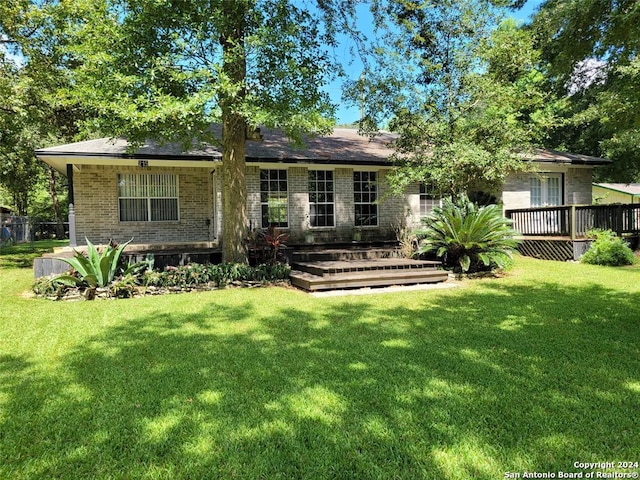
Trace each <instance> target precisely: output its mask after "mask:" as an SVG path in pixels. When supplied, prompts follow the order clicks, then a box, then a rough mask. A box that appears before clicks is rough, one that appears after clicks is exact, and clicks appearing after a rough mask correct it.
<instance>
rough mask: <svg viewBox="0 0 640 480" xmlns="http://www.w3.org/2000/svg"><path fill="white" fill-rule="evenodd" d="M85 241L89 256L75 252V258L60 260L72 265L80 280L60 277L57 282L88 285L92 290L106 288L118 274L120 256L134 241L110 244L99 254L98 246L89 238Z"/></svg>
mask: <svg viewBox="0 0 640 480" xmlns="http://www.w3.org/2000/svg"><path fill="white" fill-rule="evenodd" d="M85 240H86V241H87V256H84V254H83V253H81V252H78V251H77V250H74V256H73V257H72V258H59V259H58V260H61V261H63V262H65V263H68V264H69V265H71V267H73V269H74V270H75V271H76V272H78V275H79V276H80V278H77V277H75V276H72V275H60V276H59V277H57V278H56V280H60V281H66V282H73V283H76V284H86V285H88V286H89V287H92V288H95V287H106V286H107V285H109V284H110V283H111V282H113V279H114V278H115V276H116V273H117V272H118V262H119V261H120V255H122V252H123V250H124V249H125V247H126V246H127V245H129V244H130V243H131V241H132V240H133V239H131V240H129V241H128V242H126V243H123V244H122V245H117V246H116V245H113V244H112V243H109V245H107V247H106V248H105V249H104V250H103V251H102V252H98V249H97V248H96V246H95V245H94V244H93V243H91V242H90V241H89V239H88V238H85Z"/></svg>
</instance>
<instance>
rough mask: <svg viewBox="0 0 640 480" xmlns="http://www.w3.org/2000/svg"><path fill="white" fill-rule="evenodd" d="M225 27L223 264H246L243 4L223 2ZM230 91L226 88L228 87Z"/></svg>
mask: <svg viewBox="0 0 640 480" xmlns="http://www.w3.org/2000/svg"><path fill="white" fill-rule="evenodd" d="M223 5H224V9H225V17H226V24H227V26H228V28H227V29H226V31H225V32H223V35H222V38H221V44H222V49H223V72H224V75H225V76H226V77H227V79H228V80H230V81H231V85H232V86H231V88H230V89H229V91H225V92H224V93H223V94H222V98H221V102H220V105H221V108H222V261H223V262H229V263H248V259H247V250H246V246H245V238H246V236H247V224H248V222H247V184H246V179H245V178H246V163H245V146H246V128H247V127H246V119H245V118H244V117H243V115H242V113H240V112H241V111H242V107H243V106H244V105H243V104H242V103H243V100H244V97H245V95H246V90H245V82H246V76H247V66H246V51H245V45H244V35H245V22H246V15H247V12H248V8H249V5H248V3H247V2H245V1H234V2H224V4H223ZM227 88H229V87H227Z"/></svg>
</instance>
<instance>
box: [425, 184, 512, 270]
mask: <svg viewBox="0 0 640 480" xmlns="http://www.w3.org/2000/svg"><path fill="white" fill-rule="evenodd" d="M416 233H417V234H418V235H419V237H420V238H421V240H420V247H419V248H418V253H430V252H435V254H436V255H437V256H438V257H440V258H442V261H443V263H444V265H445V267H447V268H450V269H453V270H454V271H458V272H465V273H473V272H479V271H488V270H492V269H494V268H505V267H506V266H507V265H508V264H509V262H510V261H511V253H512V250H513V249H515V247H516V246H517V244H518V242H517V240H516V239H515V238H514V236H515V235H516V234H517V232H516V231H515V230H513V229H512V228H511V221H510V220H508V219H506V218H505V217H504V216H503V215H502V210H501V209H500V207H498V206H497V205H487V206H483V207H479V206H478V205H476V204H475V203H473V202H471V201H470V200H469V199H468V197H467V196H466V195H461V196H459V197H458V198H457V199H455V200H454V199H446V200H444V201H443V205H442V207H437V208H435V209H434V210H433V212H432V213H431V215H430V216H429V217H427V218H426V219H425V228H424V229H421V230H418V231H417V232H416Z"/></svg>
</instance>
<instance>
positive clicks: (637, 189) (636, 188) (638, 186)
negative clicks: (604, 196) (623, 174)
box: [593, 183, 640, 197]
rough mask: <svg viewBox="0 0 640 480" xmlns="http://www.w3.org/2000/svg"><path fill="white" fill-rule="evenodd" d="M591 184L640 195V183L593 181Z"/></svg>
mask: <svg viewBox="0 0 640 480" xmlns="http://www.w3.org/2000/svg"><path fill="white" fill-rule="evenodd" d="M593 185H594V186H596V187H600V188H605V189H607V190H613V191H615V192H620V193H624V194H627V195H632V196H634V197H635V196H640V183H594V184H593Z"/></svg>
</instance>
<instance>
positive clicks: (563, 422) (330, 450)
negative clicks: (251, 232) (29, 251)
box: [0, 283, 640, 479]
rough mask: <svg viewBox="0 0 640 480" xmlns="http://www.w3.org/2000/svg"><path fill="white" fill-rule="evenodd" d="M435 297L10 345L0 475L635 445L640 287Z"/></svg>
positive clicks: (487, 474)
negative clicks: (39, 353) (59, 350)
mask: <svg viewBox="0 0 640 480" xmlns="http://www.w3.org/2000/svg"><path fill="white" fill-rule="evenodd" d="M420 298H421V299H422V300H421V301H422V302H425V303H424V304H420V303H417V304H415V305H407V306H406V307H402V308H393V309H385V308H384V305H380V304H376V303H374V302H375V301H374V300H372V299H362V300H353V299H352V300H348V301H345V302H344V303H338V304H323V302H316V303H314V304H313V305H315V306H316V307H318V308H324V307H326V308H325V309H324V310H315V311H309V310H305V309H303V308H300V307H296V305H295V303H294V302H291V304H288V305H281V306H278V307H273V308H269V309H265V308H260V307H259V306H258V305H255V304H252V303H246V304H244V305H241V306H238V307H234V308H229V307H228V306H226V305H224V304H217V303H216V302H212V303H209V304H206V305H203V306H202V308H201V309H200V311H199V312H198V313H197V314H194V315H190V316H178V315H173V314H171V313H166V312H158V313H157V314H154V315H150V316H145V317H141V318H138V319H136V320H134V321H130V322H128V323H126V324H124V325H121V326H119V327H115V328H112V329H109V330H107V331H105V332H104V334H102V335H100V336H97V337H95V338H93V339H92V340H91V341H89V342H87V343H86V344H84V345H82V346H81V347H80V348H78V349H77V350H75V351H73V352H72V353H70V354H67V355H65V356H64V357H62V358H60V359H59V360H60V362H59V365H54V366H50V367H49V368H46V369H45V368H40V369H39V370H38V369H36V368H34V367H33V366H32V365H30V364H29V363H28V362H27V361H26V360H25V359H21V358H15V357H10V356H6V357H0V375H2V379H3V382H2V384H1V389H2V390H1V395H2V396H3V397H0V398H4V399H5V408H4V411H3V414H2V417H0V432H1V433H0V473H2V476H4V477H11V478H107V477H109V478H143V477H144V478H147V477H148V478H185V479H186V478H314V479H317V478H358V479H360V478H365V479H366V478H444V479H449V478H461V479H462V478H478V479H495V478H504V473H505V472H508V471H511V472H521V471H524V470H527V471H537V472H546V471H551V472H557V471H560V470H561V471H574V469H573V467H572V466H573V463H574V462H576V461H604V460H607V461H611V460H614V459H615V460H629V459H637V458H638V453H639V451H638V445H640V429H638V425H637V411H638V407H640V353H639V345H640V341H639V340H640V329H639V328H638V327H639V325H638V322H639V320H638V319H640V303H639V302H638V301H637V298H635V297H633V296H632V295H622V294H619V293H618V292H617V291H612V290H608V289H606V288H602V287H599V286H593V287H586V288H563V287H562V286H560V285H552V284H546V285H540V286H538V287H536V288H524V287H509V288H508V289H506V288H504V287H502V286H501V285H500V284H498V283H495V284H489V285H488V286H487V288H486V289H484V290H482V292H480V293H468V294H466V295H464V296H443V297H437V298H438V299H439V300H438V303H437V304H431V303H426V302H428V301H429V300H426V299H425V298H426V297H420ZM327 305H329V306H327ZM265 312H268V314H267V313H265Z"/></svg>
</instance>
